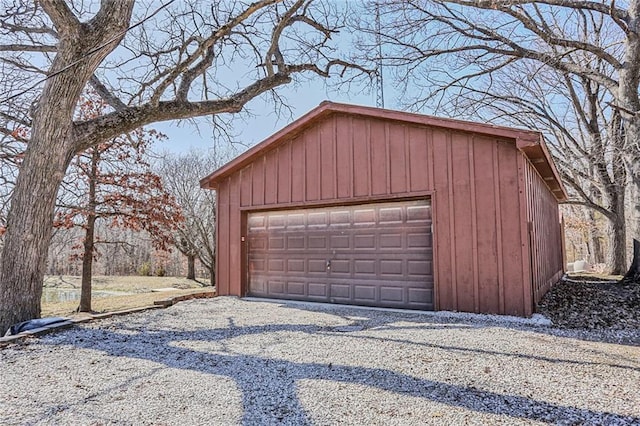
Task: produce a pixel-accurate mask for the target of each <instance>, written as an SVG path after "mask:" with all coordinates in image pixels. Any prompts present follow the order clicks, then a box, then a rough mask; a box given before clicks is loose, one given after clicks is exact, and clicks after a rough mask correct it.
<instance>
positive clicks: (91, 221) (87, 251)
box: [78, 214, 96, 312]
mask: <svg viewBox="0 0 640 426" xmlns="http://www.w3.org/2000/svg"><path fill="white" fill-rule="evenodd" d="M95 222H96V216H95V214H89V217H88V218H87V230H86V233H85V236H84V253H83V255H82V285H81V286H80V306H79V307H78V312H91V277H92V275H93V273H92V268H93V246H94V241H93V236H94V232H95Z"/></svg>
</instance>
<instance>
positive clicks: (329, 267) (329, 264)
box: [327, 260, 331, 269]
mask: <svg viewBox="0 0 640 426" xmlns="http://www.w3.org/2000/svg"><path fill="white" fill-rule="evenodd" d="M327 269H331V261H330V260H327Z"/></svg>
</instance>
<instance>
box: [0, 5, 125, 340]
mask: <svg viewBox="0 0 640 426" xmlns="http://www.w3.org/2000/svg"><path fill="white" fill-rule="evenodd" d="M41 6H42V7H43V8H44V9H45V11H46V13H47V14H48V15H49V17H50V18H51V20H52V21H53V23H54V25H55V27H56V29H57V30H58V36H59V42H58V46H57V54H56V56H55V58H54V60H53V63H52V65H51V68H50V69H49V73H48V75H49V77H48V79H47V81H46V82H45V84H44V87H43V89H42V93H41V94H40V98H39V100H38V103H37V106H36V108H35V109H34V113H33V119H32V127H31V138H30V139H29V144H28V146H27V149H26V151H25V155H24V161H23V163H22V165H21V167H20V173H19V175H18V178H17V180H16V185H15V188H14V193H13V197H12V202H11V208H10V210H9V214H8V215H7V233H6V234H5V239H6V240H5V246H4V248H3V255H2V265H0V335H2V334H4V332H5V331H6V330H7V329H8V328H9V327H10V326H11V325H12V324H15V323H18V322H22V321H25V320H29V319H33V318H38V317H40V299H41V297H42V284H43V281H44V273H45V268H46V261H47V252H48V249H49V243H50V242H51V233H52V229H53V213H54V207H55V201H56V194H57V192H58V187H59V186H60V183H61V182H62V179H63V178H64V173H65V171H66V169H67V166H68V165H69V163H70V162H71V159H72V158H73V155H74V154H75V152H76V151H77V150H78V144H77V141H76V138H77V135H75V134H74V133H75V130H76V129H75V126H74V123H73V115H74V112H75V108H76V103H77V101H78V99H79V98H80V94H81V93H82V90H83V89H84V87H85V86H86V84H87V82H88V81H89V78H90V77H91V76H92V75H93V73H94V72H95V70H96V68H97V67H98V65H99V64H100V63H101V62H102V61H103V60H104V59H105V58H106V56H107V55H108V54H109V53H110V52H111V51H112V50H113V49H115V47H116V46H118V44H119V43H120V41H121V40H122V38H123V37H124V34H125V32H124V31H122V30H123V29H125V28H127V26H128V25H129V21H130V19H131V13H132V10H133V1H132V0H129V1H126V2H125V1H116V0H104V1H103V2H102V3H101V7H100V10H99V11H98V13H97V14H96V15H95V17H94V18H93V20H92V21H91V22H90V23H89V24H88V25H83V24H81V23H80V22H79V21H78V20H77V18H76V17H75V16H73V13H72V12H71V10H70V9H69V8H68V6H67V5H66V3H65V2H63V1H60V0H56V1H53V0H49V1H47V2H42V3H41ZM98 46H100V49H98V50H96V49H95V48H96V47H98ZM89 52H91V54H88V53H89Z"/></svg>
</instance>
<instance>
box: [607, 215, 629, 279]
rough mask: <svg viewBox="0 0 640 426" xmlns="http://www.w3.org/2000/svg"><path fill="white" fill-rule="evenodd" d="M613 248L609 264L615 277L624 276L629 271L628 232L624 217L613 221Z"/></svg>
mask: <svg viewBox="0 0 640 426" xmlns="http://www.w3.org/2000/svg"><path fill="white" fill-rule="evenodd" d="M610 230H611V247H610V248H609V262H608V263H609V264H610V265H612V269H611V273H612V274H613V275H622V274H624V273H625V272H626V271H627V260H626V258H627V232H626V225H625V220H624V217H618V218H616V219H612V220H611V225H610Z"/></svg>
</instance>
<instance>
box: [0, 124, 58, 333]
mask: <svg viewBox="0 0 640 426" xmlns="http://www.w3.org/2000/svg"><path fill="white" fill-rule="evenodd" d="M45 121H46V120H45ZM47 127H48V128H47ZM68 130H69V129H68V128H67V129H63V128H60V127H56V126H55V125H52V126H47V125H46V124H45V125H43V126H41V128H40V129H38V132H37V134H36V131H35V130H34V137H32V139H31V142H30V143H29V148H30V149H29V150H28V152H27V154H26V155H25V159H24V163H23V165H22V167H21V171H20V175H19V176H18V179H17V182H16V186H15V189H14V193H13V198H12V203H11V209H10V211H9V215H8V217H7V233H6V234H5V246H4V249H3V255H2V265H0V335H2V334H4V332H5V331H6V330H7V329H8V328H9V327H10V326H11V325H12V324H15V323H18V322H22V321H26V320H29V319H33V318H39V317H40V298H41V297H42V283H43V279H44V273H45V268H46V261H47V252H48V249H49V243H50V241H51V230H52V225H53V211H54V205H55V200H56V194H57V192H58V186H59V185H60V182H61V181H62V178H63V176H64V172H65V170H66V168H67V165H68V164H69V161H70V159H71V154H70V153H68V148H66V147H65V146H64V141H65V140H66V139H67V137H66V135H67V133H68Z"/></svg>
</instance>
